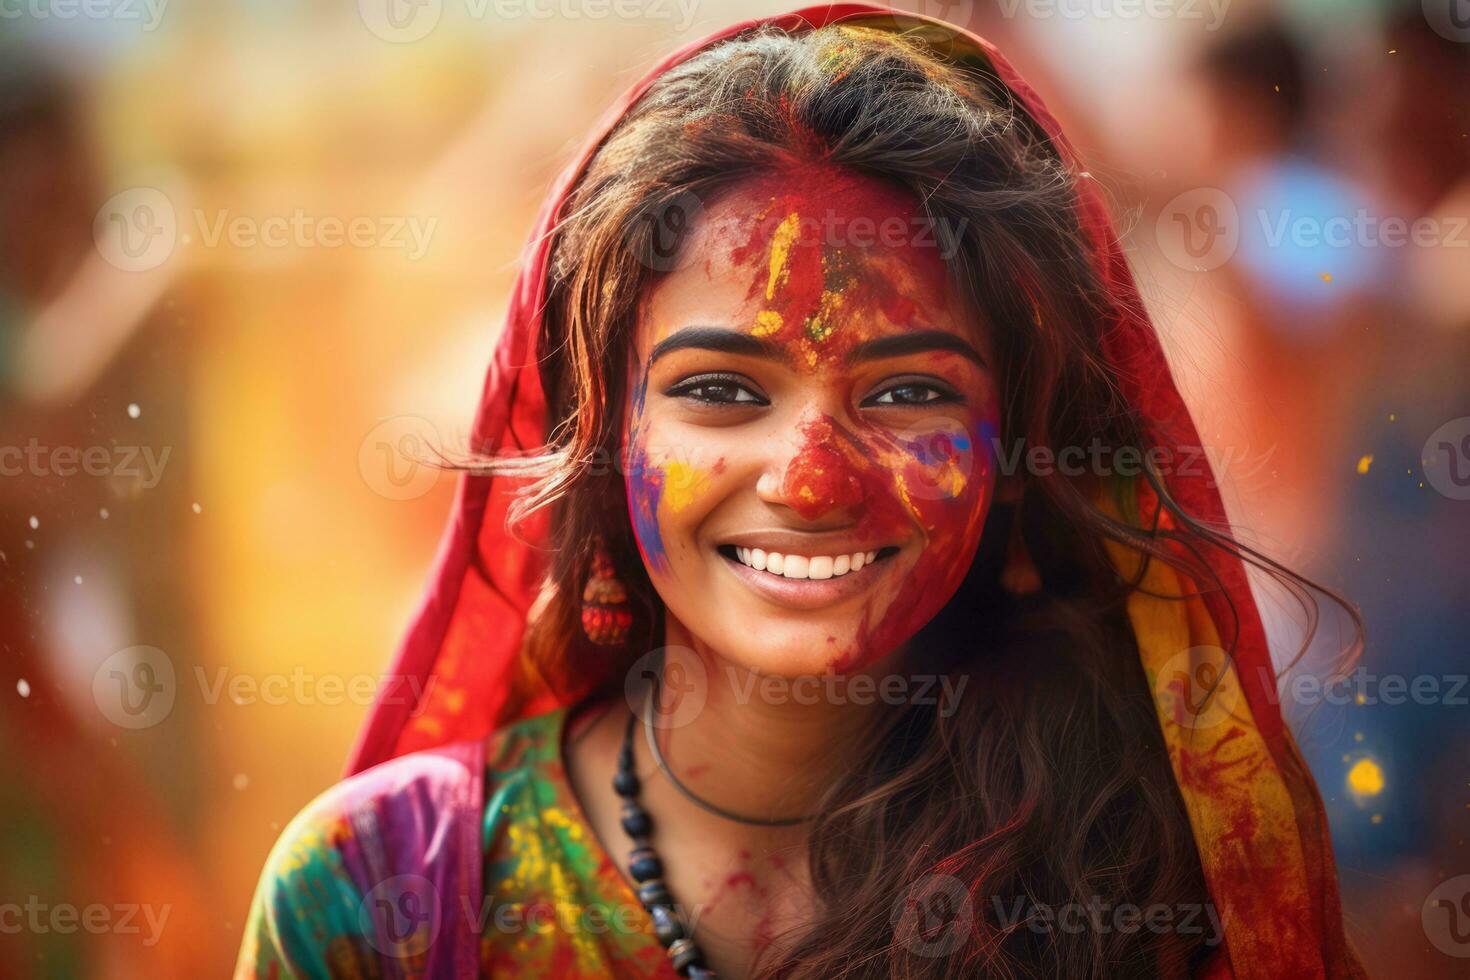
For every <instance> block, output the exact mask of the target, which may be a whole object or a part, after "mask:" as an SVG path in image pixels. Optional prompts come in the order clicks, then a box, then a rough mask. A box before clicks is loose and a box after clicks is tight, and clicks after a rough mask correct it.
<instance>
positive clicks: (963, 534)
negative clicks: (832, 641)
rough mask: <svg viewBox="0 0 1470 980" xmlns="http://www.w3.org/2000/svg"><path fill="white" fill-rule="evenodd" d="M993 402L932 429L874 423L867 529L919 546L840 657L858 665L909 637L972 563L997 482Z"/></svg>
mask: <svg viewBox="0 0 1470 980" xmlns="http://www.w3.org/2000/svg"><path fill="white" fill-rule="evenodd" d="M995 418H996V415H995V413H994V409H993V406H991V407H989V408H988V409H987V411H986V413H985V414H984V416H983V417H982V418H981V419H980V420H978V421H976V422H975V423H973V424H972V425H971V426H970V427H968V428H967V427H965V426H962V425H960V424H959V423H957V422H953V421H947V422H942V423H939V424H937V425H935V426H934V427H932V428H930V429H928V430H926V431H922V432H920V431H915V432H909V433H898V434H894V433H892V432H888V431H883V430H874V431H873V432H872V433H870V434H869V436H868V438H866V439H864V440H863V442H864V444H865V445H866V455H867V458H869V459H871V460H872V461H873V465H871V466H870V467H869V468H868V469H866V470H865V471H864V473H865V479H864V481H863V482H864V489H863V494H864V498H865V503H866V506H865V508H864V516H863V519H862V522H861V523H862V526H863V531H864V534H865V536H869V537H871V538H872V539H875V540H883V539H884V538H885V537H895V538H896V537H900V536H902V537H912V535H913V531H914V530H915V529H916V528H917V530H918V531H919V534H920V544H921V551H920V553H919V556H918V559H917V560H916V561H915V563H914V565H913V567H912V568H911V569H910V570H908V572H907V573H906V574H905V575H904V577H903V580H902V583H901V585H900V586H899V590H898V593H897V594H896V595H894V596H893V597H892V598H891V600H890V601H889V602H888V603H887V604H886V605H885V607H884V608H883V609H882V610H881V611H880V610H875V609H874V608H873V607H872V605H871V604H870V605H869V607H868V608H865V609H864V611H863V615H862V621H861V624H860V627H859V629H858V633H857V636H856V637H855V640H854V643H853V644H852V647H851V648H850V649H848V650H846V651H844V652H843V653H842V654H841V655H840V656H839V657H838V658H837V660H836V662H835V663H834V665H833V666H834V668H835V669H837V670H838V671H840V672H846V671H851V670H855V669H859V668H861V667H862V666H865V665H866V664H868V663H871V662H872V661H873V660H875V659H876V658H878V657H881V656H883V655H885V654H886V653H888V652H889V651H890V650H892V649H894V648H896V647H897V646H899V645H900V644H902V643H904V642H905V641H907V640H908V638H909V637H911V636H913V634H914V633H916V632H918V630H919V629H920V628H921V627H922V626H923V625H924V624H925V623H926V622H928V620H929V619H931V618H932V617H933V616H934V615H935V614H936V613H938V612H939V610H940V609H941V608H942V607H943V605H944V603H945V602H947V601H948V600H949V598H950V597H951V596H952V595H953V594H954V592H955V591H956V590H957V589H958V588H959V586H960V583H961V582H963V581H964V578H965V575H966V574H967V573H968V571H969V563H970V561H971V560H972V559H973V557H974V552H975V548H976V547H977V546H978V544H979V541H980V533H981V531H982V529H983V527H984V524H985V518H986V516H987V514H988V513H989V509H990V500H991V494H992V492H993V486H994V464H993V460H992V458H991V455H990V446H991V444H992V443H991V436H992V435H993V434H994V431H995Z"/></svg>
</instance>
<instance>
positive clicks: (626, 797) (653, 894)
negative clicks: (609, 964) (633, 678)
mask: <svg viewBox="0 0 1470 980" xmlns="http://www.w3.org/2000/svg"><path fill="white" fill-rule="evenodd" d="M637 724H638V712H636V711H634V712H630V713H629V715H628V727H627V729H626V730H625V731H624V732H623V748H622V750H621V751H620V752H619V753H618V771H617V772H616V773H615V774H614V775H613V790H614V792H616V793H617V794H618V796H620V797H622V799H623V816H622V824H623V831H624V832H625V833H626V834H627V835H628V836H629V837H631V838H632V839H633V850H632V852H631V853H630V854H629V855H628V873H629V874H631V875H632V876H633V880H634V881H636V882H638V901H640V902H642V903H643V907H644V908H645V909H647V910H648V915H649V917H650V918H652V919H653V931H654V934H655V935H657V936H658V941H659V942H661V943H663V946H664V949H666V950H668V953H669V961H670V962H671V963H672V964H673V966H674V972H675V973H677V974H679V976H681V977H688V978H689V980H708V978H713V977H714V976H715V973H714V971H713V970H710V969H709V968H708V967H706V966H705V965H704V952H703V951H702V950H701V949H700V948H699V947H698V946H697V945H695V943H694V940H693V938H691V937H690V935H689V932H688V930H687V929H685V928H684V923H683V922H682V921H680V919H679V916H678V913H677V912H675V911H674V896H673V895H671V894H669V886H668V885H666V884H664V866H663V862H662V861H661V860H659V856H658V853H657V852H656V851H654V849H653V847H652V845H650V844H649V841H648V838H649V835H651V834H652V833H653V818H652V817H650V816H649V815H648V811H647V810H645V809H643V807H642V806H640V805H639V803H638V790H639V789H640V788H641V787H640V785H639V781H638V773H636V772H635V771H634V770H633V729H634V728H635V727H637Z"/></svg>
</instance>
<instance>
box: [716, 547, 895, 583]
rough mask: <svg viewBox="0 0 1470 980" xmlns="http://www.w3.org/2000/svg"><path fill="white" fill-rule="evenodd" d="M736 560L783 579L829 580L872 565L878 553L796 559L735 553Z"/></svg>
mask: <svg viewBox="0 0 1470 980" xmlns="http://www.w3.org/2000/svg"><path fill="white" fill-rule="evenodd" d="M735 554H736V556H737V557H738V558H739V559H740V560H741V561H742V562H744V563H745V564H746V565H749V566H750V567H751V568H754V569H755V570H756V571H758V572H769V573H770V574H772V575H780V576H783V577H785V578H798V579H800V578H805V579H817V580H821V579H828V578H837V577H839V576H842V575H847V574H849V573H851V572H856V571H859V570H860V569H862V567H863V566H864V565H871V564H872V563H873V561H874V559H876V558H877V557H878V552H877V551H854V552H852V553H851V554H846V553H844V554H838V555H796V554H782V553H781V552H779V551H763V550H761V549H760V548H740V547H737V548H736V549H735Z"/></svg>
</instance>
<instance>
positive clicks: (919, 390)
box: [864, 381, 958, 405]
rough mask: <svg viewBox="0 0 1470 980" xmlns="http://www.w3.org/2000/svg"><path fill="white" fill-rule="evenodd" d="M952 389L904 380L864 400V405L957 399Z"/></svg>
mask: <svg viewBox="0 0 1470 980" xmlns="http://www.w3.org/2000/svg"><path fill="white" fill-rule="evenodd" d="M957 400H958V396H956V395H955V394H954V393H953V392H952V391H949V390H947V389H944V388H941V387H939V386H937V385H932V384H928V383H926V382H919V381H906V382H904V383H903V384H897V385H894V386H893V387H891V388H887V389H884V390H883V391H882V392H879V393H878V394H877V395H874V396H873V397H872V398H870V399H868V400H867V401H866V402H864V404H865V405H932V404H937V403H940V402H952V401H957Z"/></svg>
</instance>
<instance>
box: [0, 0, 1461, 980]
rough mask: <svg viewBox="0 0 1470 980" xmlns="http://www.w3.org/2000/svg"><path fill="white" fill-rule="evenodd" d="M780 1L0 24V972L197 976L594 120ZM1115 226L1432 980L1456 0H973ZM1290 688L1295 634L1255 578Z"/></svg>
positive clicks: (351, 672) (32, 3)
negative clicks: (521, 256) (1333, 610)
mask: <svg viewBox="0 0 1470 980" xmlns="http://www.w3.org/2000/svg"><path fill="white" fill-rule="evenodd" d="M793 5H794V4H790V3H770V2H765V0H761V2H754V3H752V2H745V0H742V2H740V3H738V4H737V3H735V2H732V0H622V2H620V3H617V4H611V3H606V2H601V0H422V2H418V3H416V4H415V3H408V2H405V0H361V2H360V3H356V4H354V3H327V2H323V0H316V2H298V3H283V2H277V0H0V21H3V29H0V976H4V977H17V978H29V977H104V978H111V977H140V976H148V977H163V976H170V977H171V976H185V977H199V976H224V975H227V973H228V972H229V969H230V967H231V964H232V963H233V958H234V955H235V951H236V949H237V945H238V942H239V937H240V931H241V927H242V925H243V920H244V915H245V912H246V909H247V906H248V903H249V899H250V895H251V892H252V889H253V887H254V883H255V878H256V875H257V873H258V871H259V869H260V867H261V864H262V862H263V860H264V858H265V855H266V853H267V851H268V850H269V848H270V846H271V844H272V843H273V842H274V840H275V838H276V836H277V834H278V833H279V832H280V830H281V828H282V827H283V825H284V824H285V822H286V821H288V820H289V819H290V818H291V816H292V815H293V814H294V813H295V812H296V811H297V810H298V809H299V808H300V807H301V806H302V805H303V804H305V803H306V802H307V801H308V800H309V799H311V798H312V797H313V796H314V795H316V794H317V793H318V792H320V791H321V790H323V789H324V788H325V787H326V786H328V785H329V784H330V783H331V782H332V781H334V780H335V779H336V778H337V777H338V776H339V775H340V772H341V768H342V766H343V763H344V761H345V757H346V753H347V750H348V747H349V745H350V742H351V740H352V738H353V736H354V734H355V732H356V730H357V726H358V724H359V722H360V721H361V719H362V718H363V716H364V714H365V712H366V709H367V705H368V703H369V701H370V699H371V695H372V691H373V689H374V687H375V686H376V684H377V683H378V681H379V679H380V677H381V675H382V672H383V671H385V670H386V669H387V666H388V659H389V656H390V653H391V651H392V649H393V647H394V646H395V644H396V642H397V640H398V637H399V635H400V633H401V631H402V630H403V628H404V626H405V624H406V622H407V620H408V617H409V615H410V613H411V611H412V609H413V607H414V604H415V602H416V600H417V598H418V596H419V593H420V590H421V588H422V586H423V584H424V582H425V579H426V572H427V568H428V565H429V562H430V560H431V558H432V555H433V551H434V548H435V545H436V541H437V538H438V535H439V532H440V528H441V524H442V522H443V519H444V517H445V515H446V513H447V510H448V507H449V503H450V498H451V495H452V492H453V479H452V478H451V477H449V476H447V475H443V474H440V473H438V472H437V471H435V470H434V469H432V468H430V467H427V466H423V465H419V464H417V463H416V462H415V460H416V459H419V458H421V457H422V456H423V454H424V451H425V449H426V447H427V446H429V445H432V444H440V445H450V446H454V445H462V444H463V443H464V440H465V435H466V432H467V430H468V426H469V422H470V419H471V415H472V412H473V409H474V405H475V401H476V397H477V394H478V390H479V385H480V382H481V380H482V376H483V370H484V367H485V365H486V364H487V363H488V359H489V356H490V352H491V350H492V347H493V344H494V342H495V339H496V334H497V332H498V330H499V328H500V320H501V315H502V311H503V308H504V304H505V299H506V292H507V289H508V288H509V286H510V284H511V282H512V280H513V277H514V274H515V262H516V258H517V255H518V252H519V249H520V246H521V244H522V242H523V240H524V238H525V236H526V234H527V232H528V230H529V228H530V225H531V223H532V220H533V218H534V215H535V212H536V209H537V208H538V206H539V204H540V202H541V199H542V196H543V194H544V193H545V191H546V188H547V185H548V182H549V181H550V180H551V179H552V177H553V176H554V174H555V173H556V172H557V171H558V170H559V169H560V167H561V166H562V165H563V164H564V163H565V162H566V160H567V158H568V156H569V155H570V154H571V153H572V152H573V151H574V150H575V149H576V147H577V146H578V145H579V144H580V143H581V141H582V140H583V139H584V137H585V134H586V132H587V130H588V128H589V127H590V125H591V124H592V122H593V121H594V119H595V118H596V117H597V116H598V115H599V114H600V113H601V111H602V110H603V108H604V107H605V106H606V104H607V103H608V102H609V101H610V100H611V99H613V98H614V97H615V96H616V95H617V94H618V93H619V92H620V91H621V90H622V89H623V88H624V87H626V86H627V85H628V84H630V83H631V82H632V81H633V80H635V79H636V78H637V77H638V76H639V75H640V74H641V73H642V72H643V71H644V70H645V69H646V67H647V66H648V65H650V64H651V63H652V62H653V61H654V60H655V59H656V58H657V57H659V56H660V55H662V54H663V53H665V52H667V51H669V50H672V49H673V48H674V47H676V46H678V45H681V44H683V43H685V42H686V41H688V40H692V39H694V38H696V37H698V36H700V35H703V34H705V33H707V32H709V31H711V30H713V29H715V28H717V27H720V26H723V25H725V24H728V23H730V22H732V21H735V20H738V19H742V18H744V17H748V16H753V15H756V14H762V13H771V12H777V11H779V10H783V9H789V7H790V6H793ZM909 7H910V9H919V10H921V11H922V12H925V13H930V14H934V15H938V16H942V17H946V18H948V19H950V20H953V21H956V22H963V23H966V24H968V26H970V27H971V28H974V29H976V30H978V31H980V32H981V33H983V34H985V35H987V36H989V37H990V38H992V39H993V40H994V41H996V42H997V43H998V44H999V45H1000V46H1001V48H1002V50H1004V51H1005V52H1007V54H1008V55H1009V57H1010V58H1011V59H1012V60H1013V61H1014V62H1015V63H1016V64H1017V65H1018V67H1019V68H1020V69H1021V70H1022V73H1023V74H1024V75H1026V76H1027V77H1028V78H1029V79H1030V80H1031V81H1032V83H1033V84H1034V85H1035V86H1036V87H1037V88H1038V89H1039V90H1040V91H1041V92H1042V94H1043V96H1044V97H1045V98H1047V100H1048V101H1049V102H1050V104H1051V106H1052V107H1053V109H1054V110H1055V111H1056V112H1057V114H1058V115H1059V116H1060V117H1061V119H1062V121H1063V124H1064V126H1065V128H1066V129H1067V130H1068V132H1069V134H1070V135H1071V137H1072V139H1073V141H1074V142H1075V143H1076V144H1077V145H1078V147H1079V148H1080V149H1081V151H1082V153H1083V155H1084V157H1085V158H1086V160H1087V161H1088V163H1089V165H1090V167H1091V169H1092V172H1093V174H1094V175H1095V176H1097V177H1098V178H1099V179H1101V180H1102V181H1103V183H1104V184H1105V186H1106V187H1107V188H1108V190H1109V193H1110V195H1111V196H1112V199H1113V201H1114V203H1115V207H1116V214H1117V217H1118V221H1119V224H1120V228H1121V230H1122V233H1123V234H1124V236H1125V238H1126V241H1127V243H1128V246H1129V249H1130V255H1131V256H1132V259H1133V261H1134V264H1135V268H1136V271H1137V273H1138V277H1139V281H1140V286H1141V288H1142V290H1143V292H1144V294H1145V298H1146V300H1147V302H1148V303H1149V304H1150V306H1151V308H1152V311H1153V314H1154V316H1155V318H1156V321H1157V323H1158V326H1159V329H1160V331H1161V333H1162V334H1163V336H1164V339H1165V344H1166V346H1167V348H1168V350H1169V354H1170V357H1171V360H1172V362H1173V363H1174V366H1175V371H1176V373H1177V375H1178V378H1179V381H1180V385H1181V387H1182V389H1183V390H1184V392H1185V395H1186V398H1187V399H1188V400H1189V401H1190V402H1191V405H1192V408H1193V410H1194V412H1195V415H1196V419H1197V420H1198V422H1199V427H1200V430H1201V433H1202V434H1203V435H1204V437H1205V441H1206V442H1207V443H1208V449H1209V455H1210V457H1211V459H1212V460H1213V461H1214V462H1215V464H1216V465H1217V467H1218V468H1219V469H1220V470H1221V471H1222V472H1223V475H1224V478H1225V482H1226V483H1227V485H1228V488H1229V493H1230V503H1231V508H1232V515H1233V517H1234V519H1235V520H1236V521H1237V523H1238V524H1239V525H1240V526H1241V528H1242V533H1243V535H1244V536H1245V538H1246V540H1248V541H1249V542H1251V543H1253V544H1255V545H1256V546H1258V547H1259V548H1261V549H1262V550H1263V551H1265V552H1266V553H1268V554H1270V555H1272V556H1274V557H1276V558H1279V559H1281V560H1282V561H1285V562H1287V563H1288V564H1290V565H1293V566H1294V567H1297V568H1299V569H1301V570H1303V571H1305V572H1307V573H1308V574H1310V575H1312V576H1315V577H1316V578H1317V579H1319V580H1320V581H1321V582H1323V583H1324V584H1327V585H1330V586H1332V587H1335V588H1338V589H1341V590H1342V591H1343V592H1345V593H1346V594H1348V595H1349V596H1351V597H1352V598H1353V599H1354V600H1356V601H1357V602H1358V603H1359V604H1360V605H1361V607H1362V610H1363V613H1364V616H1365V618H1366V620H1367V623H1368V630H1369V632H1368V642H1367V649H1366V652H1365V654H1364V656H1363V658H1362V660H1361V662H1360V663H1359V664H1358V665H1357V667H1356V669H1355V670H1354V671H1353V673H1351V674H1349V675H1348V676H1346V677H1344V678H1340V679H1339V680H1338V681H1336V682H1333V683H1328V681H1329V680H1330V678H1329V671H1330V670H1331V666H1332V654H1333V652H1334V651H1335V650H1336V649H1337V646H1338V644H1339V643H1340V642H1341V641H1342V640H1343V639H1344V635H1345V634H1344V633H1343V631H1342V623H1341V622H1339V620H1338V619H1336V618H1333V617H1331V616H1329V617H1327V618H1326V619H1325V621H1324V623H1323V629H1322V635H1321V637H1320V638H1319V641H1318V643H1316V644H1315V645H1314V646H1313V647H1312V648H1311V649H1310V650H1309V651H1308V652H1307V654H1306V656H1304V657H1302V658H1301V659H1300V661H1299V662H1298V663H1297V664H1296V666H1295V667H1293V668H1292V669H1291V671H1290V672H1288V673H1287V674H1286V676H1285V677H1284V678H1283V680H1282V682H1281V691H1282V707H1283V710H1284V711H1285V712H1286V713H1287V715H1288V717H1289V718H1290V719H1291V721H1292V723H1293V725H1294V726H1295V729H1296V731H1297V733H1298V738H1299V740H1300V742H1301V744H1302V746H1303V750H1304V752H1305V753H1306V755H1307V757H1308V759H1309V761H1310V763H1311V764H1312V767H1313V769H1314V771H1315V773H1316V775H1317V778H1318V781H1319V783H1320V786H1321V789H1322V793H1323V795H1324V797H1325V798H1326V801H1327V806H1328V810H1329V816H1330V819H1331V823H1332V829H1333V835H1334V840H1335V845H1336V850H1337V860H1338V867H1339V871H1340V878H1341V884H1342V892H1343V900H1344V905H1345V912H1346V916H1347V920H1348V925H1349V930H1350V932H1351V934H1352V935H1353V936H1354V937H1355V939H1356V940H1357V942H1358V944H1359V946H1360V948H1361V949H1362V951H1363V953H1364V955H1365V957H1366V959H1367V962H1368V965H1369V967H1370V969H1371V970H1372V972H1373V973H1374V974H1375V975H1379V976H1393V977H1401V978H1410V977H1447V976H1465V975H1470V847H1467V844H1466V838H1467V825H1470V685H1467V684H1466V672H1467V671H1470V657H1467V653H1470V648H1467V642H1470V641H1467V637H1470V574H1467V572H1470V380H1467V374H1470V135H1467V133H1470V0H1424V2H1422V3H1421V2H1419V0H1413V2H1411V3H1406V4H1400V5H1396V4H1393V3H1391V2H1388V0H1378V2H1374V0H1289V2H1288V0H1280V2H1272V0H974V2H950V3H939V2H934V3H927V4H923V3H921V4H918V5H917V6H915V5H914V4H910V5H909ZM1262 598H1263V600H1264V601H1265V604H1266V607H1267V612H1268V618H1269V619H1270V622H1271V628H1272V632H1273V637H1274V639H1275V641H1276V645H1277V646H1278V647H1279V649H1278V651H1277V657H1278V664H1279V665H1280V666H1281V667H1282V668H1283V669H1284V668H1286V666H1287V664H1288V662H1289V661H1292V660H1293V659H1295V652H1296V648H1297V644H1298V642H1299V637H1300V632H1301V625H1300V620H1301V616H1300V614H1299V612H1296V611H1295V610H1293V609H1292V608H1291V607H1290V606H1289V605H1287V604H1285V603H1282V602H1280V601H1278V598H1279V597H1275V596H1270V595H1263V597H1262Z"/></svg>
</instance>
